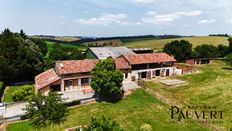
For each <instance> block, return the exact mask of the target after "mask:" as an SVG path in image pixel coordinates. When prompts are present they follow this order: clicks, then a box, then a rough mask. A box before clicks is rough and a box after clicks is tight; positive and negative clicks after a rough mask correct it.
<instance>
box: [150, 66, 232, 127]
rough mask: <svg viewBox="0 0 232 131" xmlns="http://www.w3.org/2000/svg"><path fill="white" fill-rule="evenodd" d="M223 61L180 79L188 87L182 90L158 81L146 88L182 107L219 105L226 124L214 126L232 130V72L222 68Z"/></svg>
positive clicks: (217, 106) (201, 68)
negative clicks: (186, 83)
mask: <svg viewBox="0 0 232 131" xmlns="http://www.w3.org/2000/svg"><path fill="white" fill-rule="evenodd" d="M224 67H226V65H225V64H224V62H222V61H215V62H214V63H213V64H210V65H204V66H201V67H199V68H200V71H199V73H195V74H188V75H183V76H177V77H173V78H177V79H180V80H184V81H186V82H188V83H189V84H188V85H186V86H180V87H169V86H166V85H163V84H160V83H159V82H158V81H155V80H153V81H149V82H147V83H146V84H147V87H148V88H150V89H152V90H153V91H154V92H156V93H159V94H160V95H162V96H163V97H165V98H167V99H170V100H172V101H175V102H177V103H179V104H181V105H190V106H204V105H206V106H216V109H217V110H221V111H224V113H223V119H222V120H223V123H222V124H213V125H216V126H217V127H223V128H224V129H222V130H226V129H231V128H232V115H231V114H232V110H231V107H232V95H231V94H232V88H231V87H232V86H231V85H232V81H231V80H232V70H226V69H223V68H224Z"/></svg>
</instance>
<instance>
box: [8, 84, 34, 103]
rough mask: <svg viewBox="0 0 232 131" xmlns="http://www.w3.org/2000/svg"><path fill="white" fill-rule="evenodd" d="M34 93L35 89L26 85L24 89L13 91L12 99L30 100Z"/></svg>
mask: <svg viewBox="0 0 232 131" xmlns="http://www.w3.org/2000/svg"><path fill="white" fill-rule="evenodd" d="M33 94H34V90H33V88H32V87H31V86H24V87H23V88H22V90H18V91H16V92H14V93H13V95H12V99H13V101H22V100H29V99H30V98H31V97H32V95H33Z"/></svg>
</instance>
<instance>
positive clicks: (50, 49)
mask: <svg viewBox="0 0 232 131" xmlns="http://www.w3.org/2000/svg"><path fill="white" fill-rule="evenodd" d="M46 43H47V47H48V52H47V54H46V56H45V58H48V55H49V53H50V52H51V51H52V50H53V45H54V44H55V42H52V41H46ZM59 44H60V45H61V46H62V47H71V48H77V49H80V50H83V51H84V50H86V49H87V48H88V47H87V46H83V45H72V44H65V43H59Z"/></svg>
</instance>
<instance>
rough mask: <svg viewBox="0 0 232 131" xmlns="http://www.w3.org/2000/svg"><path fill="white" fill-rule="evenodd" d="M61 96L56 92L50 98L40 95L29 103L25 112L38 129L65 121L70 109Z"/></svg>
mask: <svg viewBox="0 0 232 131" xmlns="http://www.w3.org/2000/svg"><path fill="white" fill-rule="evenodd" d="M60 95H61V94H58V93H56V92H50V93H49V95H48V96H43V95H42V94H41V93H39V94H38V95H36V96H33V97H32V99H31V100H30V101H29V104H28V105H27V106H26V108H25V109H24V110H25V111H26V116H27V117H28V118H30V120H31V121H32V124H33V125H34V126H35V127H36V128H40V127H45V126H49V125H51V124H60V123H62V122H63V121H65V119H66V117H67V115H68V109H67V107H66V106H65V104H64V102H63V99H62V98H61V96H60Z"/></svg>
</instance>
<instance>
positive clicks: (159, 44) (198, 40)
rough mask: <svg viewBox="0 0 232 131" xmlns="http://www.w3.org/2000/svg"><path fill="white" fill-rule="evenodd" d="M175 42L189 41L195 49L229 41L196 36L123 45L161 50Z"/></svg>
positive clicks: (221, 38) (126, 42) (130, 42)
mask: <svg viewBox="0 0 232 131" xmlns="http://www.w3.org/2000/svg"><path fill="white" fill-rule="evenodd" d="M173 40H187V41H189V42H191V43H192V44H193V47H196V46H197V45H201V44H212V45H215V46H217V45H219V44H223V45H227V44H228V41H227V38H226V37H218V36H196V37H184V38H175V39H160V40H159V39H148V40H141V39H139V40H138V41H124V42H123V44H124V45H125V46H127V47H132V48H145V47H148V48H154V49H158V50H161V49H162V48H163V47H164V45H165V44H166V43H168V42H170V41H173Z"/></svg>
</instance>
